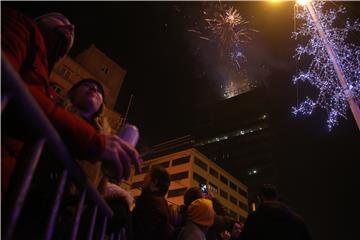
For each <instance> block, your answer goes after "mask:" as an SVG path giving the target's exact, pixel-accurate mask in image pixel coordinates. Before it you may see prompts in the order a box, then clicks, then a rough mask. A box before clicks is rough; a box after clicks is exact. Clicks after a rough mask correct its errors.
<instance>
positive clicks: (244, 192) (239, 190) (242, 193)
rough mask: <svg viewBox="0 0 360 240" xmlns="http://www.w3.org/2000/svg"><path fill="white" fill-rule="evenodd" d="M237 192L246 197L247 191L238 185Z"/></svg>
mask: <svg viewBox="0 0 360 240" xmlns="http://www.w3.org/2000/svg"><path fill="white" fill-rule="evenodd" d="M238 192H239V193H240V194H241V195H242V196H244V197H247V192H246V191H245V190H243V189H242V188H240V187H238Z"/></svg>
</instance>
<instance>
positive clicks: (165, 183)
mask: <svg viewBox="0 0 360 240" xmlns="http://www.w3.org/2000/svg"><path fill="white" fill-rule="evenodd" d="M150 178H151V181H152V182H156V186H157V187H158V189H159V193H160V194H161V195H165V194H166V193H167V191H168V190H169V186H170V175H169V173H168V172H167V171H166V169H165V168H162V167H155V168H152V169H151V171H150Z"/></svg>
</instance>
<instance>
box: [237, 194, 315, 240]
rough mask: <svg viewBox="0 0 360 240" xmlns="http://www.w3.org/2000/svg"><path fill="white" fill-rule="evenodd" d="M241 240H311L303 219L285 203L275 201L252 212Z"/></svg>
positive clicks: (264, 204)
mask: <svg viewBox="0 0 360 240" xmlns="http://www.w3.org/2000/svg"><path fill="white" fill-rule="evenodd" d="M240 239H241V240H249V239H250V240H263V239H277V240H309V239H311V238H310V234H309V231H308V228H307V226H306V225H305V223H304V221H303V219H302V218H301V217H300V216H299V215H297V214H296V213H295V212H293V211H292V210H291V209H290V208H288V207H287V206H286V205H285V204H283V203H280V202H277V201H273V202H266V203H263V204H261V205H260V206H259V208H258V209H257V210H256V212H254V213H250V214H249V216H248V218H247V220H246V222H245V225H244V228H243V230H242V232H241V235H240Z"/></svg>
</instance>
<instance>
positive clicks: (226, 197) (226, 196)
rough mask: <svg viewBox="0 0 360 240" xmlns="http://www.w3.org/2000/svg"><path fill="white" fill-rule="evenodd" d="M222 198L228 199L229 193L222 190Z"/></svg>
mask: <svg viewBox="0 0 360 240" xmlns="http://www.w3.org/2000/svg"><path fill="white" fill-rule="evenodd" d="M220 196H222V197H223V198H225V199H228V193H227V192H225V191H224V190H222V189H220Z"/></svg>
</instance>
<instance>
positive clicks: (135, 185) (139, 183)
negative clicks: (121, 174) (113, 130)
mask: <svg viewBox="0 0 360 240" xmlns="http://www.w3.org/2000/svg"><path fill="white" fill-rule="evenodd" d="M143 184H144V181H140V182H134V183H133V184H131V189H133V188H142V187H143Z"/></svg>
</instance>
